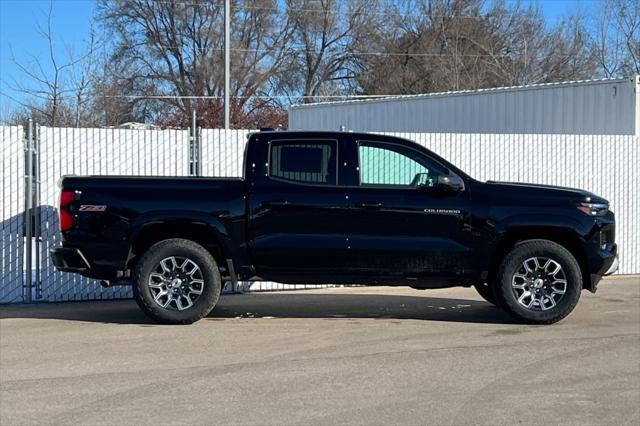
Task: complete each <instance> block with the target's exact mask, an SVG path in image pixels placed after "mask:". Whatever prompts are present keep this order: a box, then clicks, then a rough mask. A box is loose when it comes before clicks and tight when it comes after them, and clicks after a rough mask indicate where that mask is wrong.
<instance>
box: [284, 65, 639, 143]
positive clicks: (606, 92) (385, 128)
mask: <svg viewBox="0 0 640 426" xmlns="http://www.w3.org/2000/svg"><path fill="white" fill-rule="evenodd" d="M639 89H640V76H637V75H636V76H633V77H629V78H623V79H605V80H587V81H570V82H562V83H548V84H536V85H531V86H520V87H500V88H495V89H482V90H469V91H461V92H446V93H429V94H424V95H408V96H395V97H388V98H378V99H366V100H351V101H342V102H323V103H315V104H303V105H294V106H292V107H291V108H290V110H289V128H290V129H296V130H338V129H339V128H340V126H344V127H345V128H346V129H348V130H353V131H372V132H426V133H510V134H583V135H596V134H602V135H640V95H639V94H638V91H639Z"/></svg>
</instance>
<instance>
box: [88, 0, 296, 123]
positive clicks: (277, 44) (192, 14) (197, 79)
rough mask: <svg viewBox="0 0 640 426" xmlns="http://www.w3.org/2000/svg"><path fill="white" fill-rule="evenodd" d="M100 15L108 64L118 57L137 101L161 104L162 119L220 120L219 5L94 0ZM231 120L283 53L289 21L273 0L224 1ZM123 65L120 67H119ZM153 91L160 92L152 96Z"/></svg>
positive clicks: (237, 118) (246, 110)
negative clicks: (110, 40)
mask: <svg viewBox="0 0 640 426" xmlns="http://www.w3.org/2000/svg"><path fill="white" fill-rule="evenodd" d="M100 19H101V21H102V23H103V24H104V26H105V28H106V29H107V30H108V31H112V32H113V33H114V34H115V35H116V37H117V39H116V44H115V47H116V50H115V51H114V54H113V55H112V58H111V59H112V61H113V63H114V64H126V65H127V67H126V69H127V70H129V72H126V73H125V74H123V75H122V77H123V78H126V79H132V82H133V84H134V86H136V87H137V89H138V90H139V93H138V94H139V95H140V96H141V98H142V99H143V101H141V102H139V103H138V104H139V105H143V104H145V105H148V104H149V103H156V104H158V103H161V104H164V107H163V108H162V109H163V110H164V111H165V114H164V115H165V117H166V116H167V114H166V112H168V111H171V110H172V111H173V112H172V113H170V114H169V117H170V118H169V119H168V120H167V119H166V118H165V120H164V121H165V122H169V124H186V123H187V122H188V120H189V117H190V115H191V111H192V109H193V108H196V109H197V111H198V114H199V116H200V121H201V123H203V124H207V125H220V124H221V121H222V116H221V111H222V101H221V98H222V96H223V94H224V92H223V90H224V86H223V66H222V64H223V43H224V38H223V34H222V32H221V29H222V28H223V25H222V19H223V9H222V7H221V3H220V2H212V1H203V0H192V1H190V2H181V1H163V2H155V1H151V0H127V1H117V0H101V3H100ZM231 22H232V34H231V36H232V40H231V43H232V49H233V54H232V58H231V67H232V71H233V72H232V75H231V77H232V99H233V105H232V122H233V123H234V125H241V124H242V123H243V122H244V121H245V120H244V117H246V116H247V115H250V114H251V112H252V111H253V109H254V108H255V105H256V104H260V103H261V102H258V100H260V99H261V98H264V97H268V96H269V91H268V89H269V86H270V80H271V79H273V78H275V75H276V74H277V73H278V70H279V67H280V65H281V63H282V62H283V60H284V58H285V57H286V55H287V54H288V51H287V42H288V39H289V37H290V29H289V25H288V22H287V20H286V19H282V14H281V13H280V11H279V9H278V7H277V1H275V0H246V1H244V2H242V3H240V2H239V1H234V2H233V3H232V20H231ZM122 68H124V67H122ZM158 95H159V96H160V98H158Z"/></svg>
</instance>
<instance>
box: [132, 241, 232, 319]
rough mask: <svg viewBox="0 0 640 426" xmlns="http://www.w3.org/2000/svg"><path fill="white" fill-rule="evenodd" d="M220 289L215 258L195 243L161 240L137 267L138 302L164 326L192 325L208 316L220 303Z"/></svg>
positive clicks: (135, 287)
mask: <svg viewBox="0 0 640 426" xmlns="http://www.w3.org/2000/svg"><path fill="white" fill-rule="evenodd" d="M220 290H221V280H220V272H219V271H218V266H217V264H216V261H215V259H214V258H213V256H211V254H210V253H209V252H208V251H207V250H206V249H205V248H204V247H202V246H201V245H199V244H196V243H194V242H193V241H189V240H183V239H178V238H174V239H169V240H164V241H161V242H159V243H157V244H155V245H153V246H152V247H151V248H150V249H149V250H147V252H146V253H145V254H144V256H142V258H141V259H140V261H139V262H138V265H137V266H136V270H135V276H134V283H133V294H134V296H135V299H136V302H137V303H138V306H140V308H141V309H142V310H143V311H144V313H145V314H147V315H148V316H149V317H151V318H152V319H153V320H155V321H157V322H159V323H162V324H191V323H193V322H195V321H198V320H199V319H201V318H203V317H205V316H206V315H208V314H209V312H211V310H212V309H213V308H214V306H215V305H216V303H217V302H218V299H219V298H220Z"/></svg>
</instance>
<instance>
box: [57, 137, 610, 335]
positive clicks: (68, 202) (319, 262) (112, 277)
mask: <svg viewBox="0 0 640 426" xmlns="http://www.w3.org/2000/svg"><path fill="white" fill-rule="evenodd" d="M505 167H509V165H505ZM59 213H60V215H59V218H60V230H61V232H62V242H63V243H62V247H58V248H54V249H52V251H51V257H52V259H53V263H54V265H55V266H56V267H57V269H59V270H61V271H70V272H77V273H80V274H82V275H85V276H87V277H91V278H96V279H99V280H101V281H102V283H103V285H104V286H108V285H123V284H126V285H133V291H134V295H135V298H136V301H137V302H138V304H139V306H140V307H141V308H142V309H143V310H144V312H145V313H146V314H148V315H149V316H150V317H152V318H153V319H154V320H156V321H158V322H162V323H180V324H185V323H192V322H194V321H197V320H198V319H200V318H202V317H204V316H206V315H207V314H208V313H209V312H210V311H211V310H212V309H213V308H214V306H215V305H216V303H217V301H218V299H219V296H220V291H221V283H222V282H224V281H231V282H235V283H237V281H238V280H241V281H252V280H269V281H278V282H282V283H335V284H368V285H404V286H411V287H413V288H417V289H426V288H442V287H452V286H474V287H475V288H476V289H477V291H478V292H479V293H480V295H481V296H482V297H483V298H484V299H485V300H487V301H488V302H490V303H493V304H495V305H496V306H499V307H501V308H503V309H505V310H506V311H508V312H509V313H510V314H511V315H513V316H514V317H515V318H517V319H518V320H520V321H523V322H529V323H545V324H548V323H553V322H556V321H559V320H560V319H562V318H564V317H565V316H566V315H568V314H569V313H570V312H571V311H572V310H573V308H574V307H575V305H576V303H577V302H578V299H579V297H580V293H581V291H582V290H583V289H587V290H590V291H592V292H595V290H596V285H597V284H598V281H599V280H600V279H601V277H602V276H603V275H607V274H611V273H613V272H615V270H616V268H617V264H618V261H617V259H618V258H617V253H616V244H615V242H614V229H615V224H614V215H613V213H612V212H611V211H610V210H609V206H608V202H607V201H606V200H604V199H602V198H600V197H598V196H596V195H594V194H591V193H588V192H585V191H582V190H578V189H569V188H560V187H552V186H543V185H528V184H519V183H502V182H491V181H490V182H480V181H477V180H475V179H473V178H471V177H470V176H468V175H467V174H466V173H464V172H463V171H462V170H460V169H458V168H457V167H455V166H454V165H452V164H451V163H449V162H448V161H446V160H445V159H443V158H441V157H439V156H437V155H435V154H434V153H432V152H430V151H429V150H427V149H425V148H424V147H422V146H420V145H418V144H416V143H414V142H411V141H408V140H404V139H399V138H395V137H390V136H381V135H373V134H366V133H350V132H294V131H284V132H271V131H269V132H257V133H253V134H251V135H250V136H249V141H248V143H247V145H246V150H245V160H244V177H243V178H241V179H240V178H238V179H226V178H225V179H222V178H202V177H184V178H175V177H160V178H158V177H106V176H94V177H76V176H66V177H64V178H63V179H62V180H61V196H60V211H59Z"/></svg>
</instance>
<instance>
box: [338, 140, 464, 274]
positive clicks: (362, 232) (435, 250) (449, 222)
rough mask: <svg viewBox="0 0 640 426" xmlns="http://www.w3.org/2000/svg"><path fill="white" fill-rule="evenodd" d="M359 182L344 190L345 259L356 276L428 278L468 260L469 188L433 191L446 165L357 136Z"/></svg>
mask: <svg viewBox="0 0 640 426" xmlns="http://www.w3.org/2000/svg"><path fill="white" fill-rule="evenodd" d="M353 146H355V147H357V148H356V149H357V158H358V168H357V171H358V177H359V179H358V180H359V184H358V185H357V186H353V187H351V188H349V193H348V194H347V195H348V197H349V212H350V213H349V223H348V235H347V238H348V240H349V258H350V267H351V268H352V270H353V271H354V272H355V273H358V274H366V275H370V276H380V277H387V278H389V277H394V276H395V277H399V278H400V277H407V278H411V277H414V278H429V277H433V276H438V277H456V276H460V275H466V274H467V273H469V272H470V271H469V269H470V267H471V265H472V264H473V262H472V258H473V256H472V255H473V250H472V247H471V246H472V244H471V242H472V241H471V234H470V233H469V232H468V227H466V226H465V224H466V222H467V219H468V203H469V194H468V192H467V191H461V192H457V193H446V192H443V191H440V190H438V189H437V188H436V183H437V179H438V176H440V175H442V174H446V173H448V171H447V170H446V168H445V167H444V166H442V165H440V164H439V163H438V162H436V161H435V160H433V159H432V158H430V157H429V156H427V155H426V154H425V153H423V152H421V151H418V150H416V149H412V148H410V147H407V146H406V145H402V144H394V143H392V142H388V141H386V142H385V141H366V140H360V141H357V144H353Z"/></svg>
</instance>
